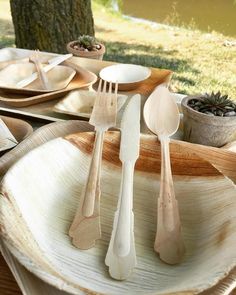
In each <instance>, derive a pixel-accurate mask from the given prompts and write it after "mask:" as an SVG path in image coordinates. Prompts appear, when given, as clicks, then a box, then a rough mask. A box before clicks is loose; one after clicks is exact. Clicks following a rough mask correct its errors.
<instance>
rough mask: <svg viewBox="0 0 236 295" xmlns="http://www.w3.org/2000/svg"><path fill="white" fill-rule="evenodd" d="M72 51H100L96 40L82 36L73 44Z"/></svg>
mask: <svg viewBox="0 0 236 295" xmlns="http://www.w3.org/2000/svg"><path fill="white" fill-rule="evenodd" d="M73 48H74V49H78V50H82V51H97V50H99V49H101V45H100V44H98V42H97V40H96V38H95V37H93V36H89V35H82V36H79V37H78V39H77V40H76V41H75V42H74V44H73Z"/></svg>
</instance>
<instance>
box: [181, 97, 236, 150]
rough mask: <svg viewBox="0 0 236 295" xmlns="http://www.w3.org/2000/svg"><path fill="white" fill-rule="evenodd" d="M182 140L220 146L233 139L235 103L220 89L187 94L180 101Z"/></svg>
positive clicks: (235, 124) (235, 118)
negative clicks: (207, 92) (198, 93)
mask: <svg viewBox="0 0 236 295" xmlns="http://www.w3.org/2000/svg"><path fill="white" fill-rule="evenodd" d="M181 107H182V111H183V115H184V116H183V125H184V140H186V141H189V142H192V143H198V144H203V145H209V146H214V147H221V146H223V145H225V144H226V143H229V142H230V141H232V140H234V137H235V133H236V103H235V102H234V101H232V100H231V99H229V98H228V95H221V93H220V92H217V93H213V92H212V93H211V94H205V95H196V96H187V97H185V98H184V99H183V100H182V102H181Z"/></svg>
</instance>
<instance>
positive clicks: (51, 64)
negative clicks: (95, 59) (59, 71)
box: [16, 53, 72, 88]
mask: <svg viewBox="0 0 236 295" xmlns="http://www.w3.org/2000/svg"><path fill="white" fill-rule="evenodd" d="M70 57H72V54H71V53H69V54H65V55H60V56H56V57H53V58H52V59H50V60H49V61H48V63H49V64H48V65H46V66H45V67H44V68H43V70H44V72H45V73H47V72H48V71H50V70H51V69H53V68H54V67H55V66H57V65H59V64H61V63H62V62H63V61H65V60H67V59H68V58H70ZM37 78H38V73H37V72H35V73H33V74H32V75H30V76H29V77H27V78H25V79H23V80H21V81H19V82H18V83H17V84H16V87H17V88H23V87H25V86H27V85H29V84H30V83H32V82H33V81H34V80H36V79H37Z"/></svg>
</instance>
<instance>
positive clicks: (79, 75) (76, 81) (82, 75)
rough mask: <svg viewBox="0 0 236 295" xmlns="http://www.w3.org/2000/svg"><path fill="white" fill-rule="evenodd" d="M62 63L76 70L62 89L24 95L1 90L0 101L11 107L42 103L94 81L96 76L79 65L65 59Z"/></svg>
mask: <svg viewBox="0 0 236 295" xmlns="http://www.w3.org/2000/svg"><path fill="white" fill-rule="evenodd" d="M63 65H67V66H69V67H72V68H73V69H74V70H76V75H75V77H74V78H73V79H72V81H71V82H70V83H69V84H68V85H67V87H65V88H64V89H61V90H57V91H53V92H49V93H43V94H39V95H34V96H24V95H20V96H19V94H13V93H9V92H5V91H3V89H2V91H1V92H0V101H1V102H4V104H7V105H10V106H13V107H25V106H30V105H33V104H38V103H42V102H45V101H48V100H52V99H55V98H58V97H62V96H63V95H64V94H66V93H68V92H69V91H71V90H74V89H78V88H82V87H88V86H90V85H92V84H93V83H95V82H96V80H97V76H96V75H95V74H93V73H92V72H89V71H87V70H85V69H83V68H82V67H80V66H79V65H76V64H74V63H72V62H70V61H65V62H64V63H63Z"/></svg>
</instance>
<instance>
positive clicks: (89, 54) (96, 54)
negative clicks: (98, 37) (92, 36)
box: [66, 41, 106, 60]
mask: <svg viewBox="0 0 236 295" xmlns="http://www.w3.org/2000/svg"><path fill="white" fill-rule="evenodd" d="M76 42H77V41H71V42H69V43H68V44H67V45H66V49H67V51H68V52H69V53H72V54H73V55H75V56H79V57H85V58H92V59H100V60H102V59H103V55H104V53H105V52H106V48H105V46H104V45H103V44H99V45H101V49H99V50H98V51H81V50H78V49H74V48H73V45H74V44H75V43H76Z"/></svg>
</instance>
